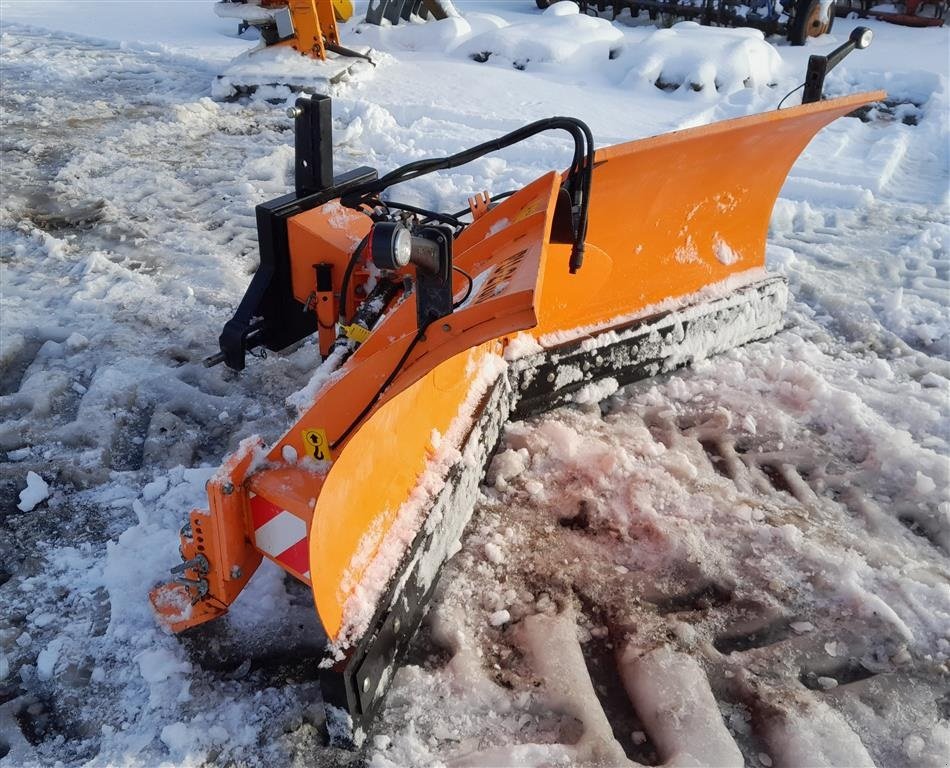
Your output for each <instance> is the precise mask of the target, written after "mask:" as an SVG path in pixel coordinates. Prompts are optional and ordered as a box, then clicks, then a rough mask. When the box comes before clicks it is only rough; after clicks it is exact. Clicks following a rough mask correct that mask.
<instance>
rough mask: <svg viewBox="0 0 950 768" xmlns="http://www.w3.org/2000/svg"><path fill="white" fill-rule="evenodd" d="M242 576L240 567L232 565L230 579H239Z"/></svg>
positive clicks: (242, 572)
mask: <svg viewBox="0 0 950 768" xmlns="http://www.w3.org/2000/svg"><path fill="white" fill-rule="evenodd" d="M243 575H244V571H242V570H241V566H240V565H232V566H231V578H232V579H240V578H241V577H242V576H243Z"/></svg>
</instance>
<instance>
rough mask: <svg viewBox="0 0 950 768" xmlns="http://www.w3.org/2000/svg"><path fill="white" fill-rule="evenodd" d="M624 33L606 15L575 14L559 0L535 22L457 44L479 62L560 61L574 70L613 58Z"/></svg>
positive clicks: (530, 64)
mask: <svg viewBox="0 0 950 768" xmlns="http://www.w3.org/2000/svg"><path fill="white" fill-rule="evenodd" d="M622 41H623V33H622V32H621V31H620V30H619V29H617V28H616V27H615V26H614V25H612V24H611V23H610V22H608V21H606V20H604V19H598V18H596V17H592V16H587V15H583V14H581V13H579V10H578V7H577V4H576V3H574V2H571V0H562V1H561V2H558V3H554V4H553V5H551V6H549V7H548V8H547V9H546V10H545V11H544V13H542V14H541V17H540V18H539V19H538V20H537V21H536V22H525V23H521V24H511V25H509V26H505V27H501V28H499V29H496V30H490V31H486V32H482V33H481V34H476V35H473V36H472V37H470V38H468V39H467V40H465V41H463V42H461V43H460V44H459V46H458V47H457V48H456V52H457V53H462V54H464V55H466V56H468V57H469V58H471V59H473V60H475V61H479V62H492V63H493V62H496V61H501V62H502V63H503V64H504V65H505V66H513V67H514V68H515V69H530V68H535V67H538V66H540V65H544V64H559V65H562V66H564V67H570V68H573V69H583V68H586V67H590V66H593V67H598V66H603V65H604V64H607V63H608V62H609V60H610V59H613V58H615V57H616V55H617V53H618V51H619V46H620V44H621V42H622Z"/></svg>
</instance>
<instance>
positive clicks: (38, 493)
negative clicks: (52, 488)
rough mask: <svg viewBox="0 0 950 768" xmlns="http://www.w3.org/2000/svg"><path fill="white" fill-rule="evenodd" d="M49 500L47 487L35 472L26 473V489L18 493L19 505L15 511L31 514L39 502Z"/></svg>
mask: <svg viewBox="0 0 950 768" xmlns="http://www.w3.org/2000/svg"><path fill="white" fill-rule="evenodd" d="M47 498H49V485H47V483H46V481H45V480H44V479H43V478H42V477H40V476H39V475H38V474H36V472H27V474H26V488H24V489H23V490H22V491H20V503H19V504H17V505H16V506H17V509H19V510H20V511H21V512H31V511H32V510H33V508H34V507H35V506H36V505H37V504H39V503H40V502H41V501H44V500H45V499H47Z"/></svg>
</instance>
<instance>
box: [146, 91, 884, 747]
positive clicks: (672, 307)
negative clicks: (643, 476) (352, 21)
mask: <svg viewBox="0 0 950 768" xmlns="http://www.w3.org/2000/svg"><path fill="white" fill-rule="evenodd" d="M881 98H883V94H882V93H880V92H877V93H869V94H861V95H857V96H852V97H847V98H842V99H835V100H831V101H825V102H820V103H815V104H809V105H804V106H801V107H795V108H789V109H787V110H783V111H781V112H778V111H775V112H769V113H765V114H761V115H754V116H751V117H745V118H739V119H736V120H730V121H727V122H723V123H717V124H714V125H710V126H703V127H700V128H694V129H688V130H684V131H678V132H675V133H671V134H667V135H663V136H658V137H654V138H649V139H644V140H640V141H634V142H630V143H627V144H621V145H617V146H613V147H608V148H606V149H602V150H599V151H596V152H595V151H594V150H593V147H592V143H591V141H590V138H589V131H588V129H587V128H586V126H584V124H583V123H580V121H577V120H574V119H572V118H552V119H551V120H548V121H539V122H538V123H534V124H531V125H530V126H526V127H525V128H524V129H520V130H519V131H515V132H513V133H512V134H509V135H507V136H505V137H502V138H501V139H498V140H497V141H495V142H489V143H487V144H485V145H480V146H479V147H475V148H473V149H472V150H468V151H466V152H463V153H459V154H458V155H453V156H451V157H449V158H441V159H437V160H432V161H420V162H417V163H413V164H411V165H409V166H406V167H404V168H401V169H397V170H396V171H393V172H391V173H389V174H386V175H385V176H383V177H381V178H379V177H377V175H376V173H375V171H373V170H372V169H356V170H355V171H351V172H349V173H348V174H344V175H343V176H339V177H335V178H334V177H333V175H332V169H330V168H328V167H326V163H327V160H326V155H325V154H324V155H320V152H319V151H318V147H319V138H320V137H321V136H323V137H324V138H325V137H328V136H329V135H330V129H329V124H328V123H327V122H323V123H320V122H319V121H320V120H324V121H328V120H329V105H328V103H327V102H328V100H327V102H324V101H322V100H321V99H313V100H308V99H300V100H298V110H299V111H300V113H301V114H300V115H299V116H298V117H297V129H298V147H297V152H298V157H297V159H298V162H297V177H296V191H295V193H294V194H291V195H287V196H286V197H284V198H280V199H279V200H276V201H272V202H271V203H267V204H265V205H262V206H260V207H259V208H258V231H259V236H260V247H261V268H260V269H259V271H258V274H257V275H255V278H254V280H253V281H252V283H251V286H250V287H249V289H248V293H247V295H246V296H245V299H244V301H243V302H242V304H241V306H240V308H239V309H238V312H237V313H236V314H235V317H234V318H233V319H232V320H231V321H230V322H229V323H228V325H227V326H226V327H225V330H224V333H222V335H221V339H220V346H221V353H220V354H219V355H217V356H215V358H214V359H213V360H212V362H220V361H224V362H226V363H227V364H228V365H229V366H231V367H232V368H236V369H241V368H243V367H244V361H245V357H244V356H245V353H246V352H247V351H249V350H251V349H254V348H255V347H261V346H263V347H267V348H270V349H273V350H280V349H283V348H285V347H287V346H289V345H291V344H293V343H295V342H297V341H299V340H300V339H302V338H304V337H306V336H308V335H310V334H313V333H317V336H318V346H319V349H320V353H321V355H322V357H323V363H322V364H321V366H320V368H319V369H318V373H317V375H316V376H315V377H314V380H313V382H312V384H311V386H310V387H308V388H307V389H305V390H303V391H302V392H301V393H298V394H297V395H296V399H297V404H298V408H299V411H300V412H299V418H298V420H297V422H296V423H295V424H294V425H293V426H291V428H290V429H289V430H288V431H287V432H286V433H285V434H284V436H283V437H282V438H281V439H280V440H279V441H278V442H277V443H276V444H275V445H274V446H273V447H271V448H270V450H269V451H266V452H265V451H264V450H263V448H262V447H260V446H256V445H254V444H246V445H243V446H242V451H241V453H240V454H239V456H238V457H236V458H233V459H232V460H231V461H230V462H229V463H228V464H226V465H225V466H224V467H223V468H222V470H220V471H219V472H218V474H217V475H216V476H215V478H213V479H212V482H211V483H210V484H209V499H210V510H211V511H210V512H201V511H196V512H193V513H192V518H191V526H190V528H189V529H187V530H184V531H183V534H182V554H183V558H184V560H185V561H186V562H185V563H183V564H182V565H181V566H179V568H178V576H179V577H178V578H177V579H176V580H175V581H174V582H172V583H170V584H166V585H163V586H160V587H158V588H157V589H156V590H154V591H153V593H152V602H153V605H154V606H155V608H156V610H157V612H158V613H159V616H160V617H161V618H162V620H163V621H164V623H165V624H166V625H167V626H169V627H170V628H172V629H173V630H175V631H181V630H183V629H187V628H189V627H193V626H196V625H199V624H201V623H203V622H205V621H207V620H209V619H211V618H214V617H216V616H219V615H221V614H222V613H224V612H225V611H226V610H227V607H228V605H230V604H231V602H233V600H234V599H235V597H236V596H237V594H238V593H239V592H240V590H241V589H242V588H243V586H244V584H245V583H246V581H247V579H248V578H250V576H251V574H252V573H253V571H254V569H255V568H256V567H257V563H258V562H259V561H260V559H261V558H262V557H267V558H269V559H271V560H273V561H274V562H275V563H277V564H278V565H280V566H281V567H282V568H284V569H285V570H286V571H287V572H288V573H290V574H291V575H293V576H294V577H295V578H297V579H299V580H301V581H303V582H305V583H308V584H310V586H311V588H312V591H313V598H314V604H315V607H316V611H317V613H318V615H319V618H320V621H321V623H322V626H323V628H324V631H325V633H326V635H327V638H328V641H329V646H328V659H329V660H331V661H332V662H333V663H332V666H329V667H328V668H327V669H326V670H325V671H324V673H323V675H322V678H321V684H322V690H323V695H324V700H325V704H326V706H327V718H328V720H327V722H328V725H329V726H330V728H331V734H332V735H333V736H334V737H335V738H336V739H337V740H344V741H346V740H351V741H356V742H358V741H359V738H360V735H361V734H362V733H364V732H365V729H366V727H367V726H368V724H369V722H370V720H371V718H372V716H373V713H374V712H375V711H376V709H377V708H378V706H379V703H380V701H381V700H382V696H383V694H384V693H385V690H386V687H387V685H388V682H389V680H390V679H391V675H392V670H393V667H394V666H395V665H396V664H397V663H398V661H399V658H400V657H401V655H402V653H404V651H405V649H406V646H407V645H408V641H409V638H411V636H412V633H413V631H414V629H415V628H416V626H417V625H418V623H419V621H420V620H421V618H422V616H423V614H424V612H425V608H426V605H427V602H428V600H429V599H430V597H431V594H432V589H433V586H434V584H435V580H436V578H437V575H438V571H439V568H440V566H441V565H442V563H443V562H444V561H445V560H446V559H447V558H448V557H450V556H451V554H452V553H453V552H454V551H455V550H456V549H457V548H458V546H459V542H460V539H461V536H462V534H463V531H464V528H465V525H466V523H467V521H468V519H469V517H470V515H471V512H472V509H473V508H474V505H475V501H476V498H477V493H478V485H479V483H480V481H481V477H482V475H483V472H484V469H485V468H486V466H487V463H488V461H489V460H490V458H491V454H492V451H493V450H494V447H495V445H496V444H497V441H498V439H499V437H500V435H501V432H502V429H503V427H504V423H505V422H506V420H507V419H509V418H520V417H524V416H526V415H529V414H532V413H537V412H540V411H543V410H546V409H550V408H554V407H557V406H560V405H563V404H566V403H570V402H571V401H572V400H574V399H583V398H584V397H587V396H588V395H587V394H585V390H586V388H589V387H590V386H591V385H592V384H593V383H595V382H598V381H605V380H610V381H611V385H612V386H613V387H614V388H616V387H618V386H623V385H624V384H626V383H629V382H632V381H636V380H638V379H643V378H647V377H649V376H653V375H656V374H658V373H662V372H665V371H669V370H672V369H674V368H676V367H678V366H680V365H684V364H688V363H690V362H691V361H693V360H695V359H699V358H702V357H704V356H706V355H710V354H715V353H717V352H720V351H724V350H726V349H729V348H731V347H734V346H736V345H738V344H743V343H746V342H748V341H752V340H755V339H762V338H765V337H767V336H769V335H771V334H773V333H775V332H776V331H777V330H779V329H780V328H781V326H782V313H783V309H784V306H785V303H786V296H787V290H786V287H785V283H784V280H783V279H782V278H778V277H774V276H769V275H768V274H767V273H766V272H765V270H764V267H765V239H766V233H767V229H768V223H769V216H770V214H771V210H772V206H773V204H774V202H775V199H776V196H777V195H778V193H779V190H780V189H781V186H782V184H783V183H784V181H785V178H786V175H787V174H788V171H789V169H790V168H791V166H792V164H793V163H794V162H795V160H796V158H797V157H798V155H799V153H800V152H801V151H802V150H803V149H804V147H805V146H806V145H807V144H808V142H809V141H810V140H811V139H812V137H813V136H814V135H815V134H816V133H817V132H818V131H819V130H820V129H821V128H822V127H823V126H825V125H827V124H828V123H829V122H831V121H832V120H834V119H835V118H837V117H840V116H842V115H845V114H847V113H849V112H851V111H853V110H854V109H856V108H857V107H858V106H860V105H863V104H866V103H868V102H871V101H876V100H880V99H881ZM321 116H323V117H321ZM314 121H316V122H314ZM301 126H303V129H302V127H301ZM552 129H558V130H563V131H567V132H568V133H569V134H570V135H571V136H572V138H573V139H574V143H575V153H574V159H573V161H572V163H571V165H570V167H569V169H568V170H567V171H566V172H564V173H556V172H553V171H552V172H549V173H547V174H545V175H543V176H541V177H540V178H538V179H537V180H536V181H534V182H532V183H531V184H529V185H528V186H526V187H524V188H523V189H521V190H518V191H516V192H514V193H511V194H510V195H507V196H505V197H502V198H498V199H496V201H495V202H493V203H491V204H488V205H485V204H484V200H485V197H484V196H482V197H480V198H478V199H479V201H480V202H479V205H478V206H475V205H474V204H473V206H472V221H471V222H468V221H462V220H461V217H460V215H459V214H444V213H440V212H433V211H423V210H421V209H418V208H414V207H406V206H403V205H402V204H400V203H396V202H394V201H392V200H388V199H387V200H386V201H385V202H384V201H383V198H382V197H381V194H382V192H383V191H385V190H387V189H388V188H390V187H392V186H394V185H396V184H398V183H400V182H403V181H408V180H410V179H412V178H416V177H417V176H419V175H422V174H423V173H430V172H434V171H438V170H445V169H449V168H454V167H457V166H459V165H462V164H464V163H465V162H470V161H471V160H472V159H474V158H476V157H480V156H482V155H483V154H486V153H488V152H491V151H497V150H498V149H501V148H503V147H505V146H509V145H511V144H514V143H516V142H518V141H523V140H525V139H527V138H529V137H530V136H533V135H535V134H536V133H539V132H541V131H544V130H552ZM301 130H307V131H313V136H311V137H310V140H309V141H308V142H304V143H305V145H306V146H305V147H304V148H301V142H300V141H299V140H300V134H301ZM334 321H337V326H336V329H334V327H333V323H334Z"/></svg>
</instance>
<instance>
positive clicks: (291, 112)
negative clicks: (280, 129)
mask: <svg viewBox="0 0 950 768" xmlns="http://www.w3.org/2000/svg"><path fill="white" fill-rule="evenodd" d="M302 114H303V110H302V109H301V108H300V107H287V117H291V118H293V117H300V116H301V115H302Z"/></svg>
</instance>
